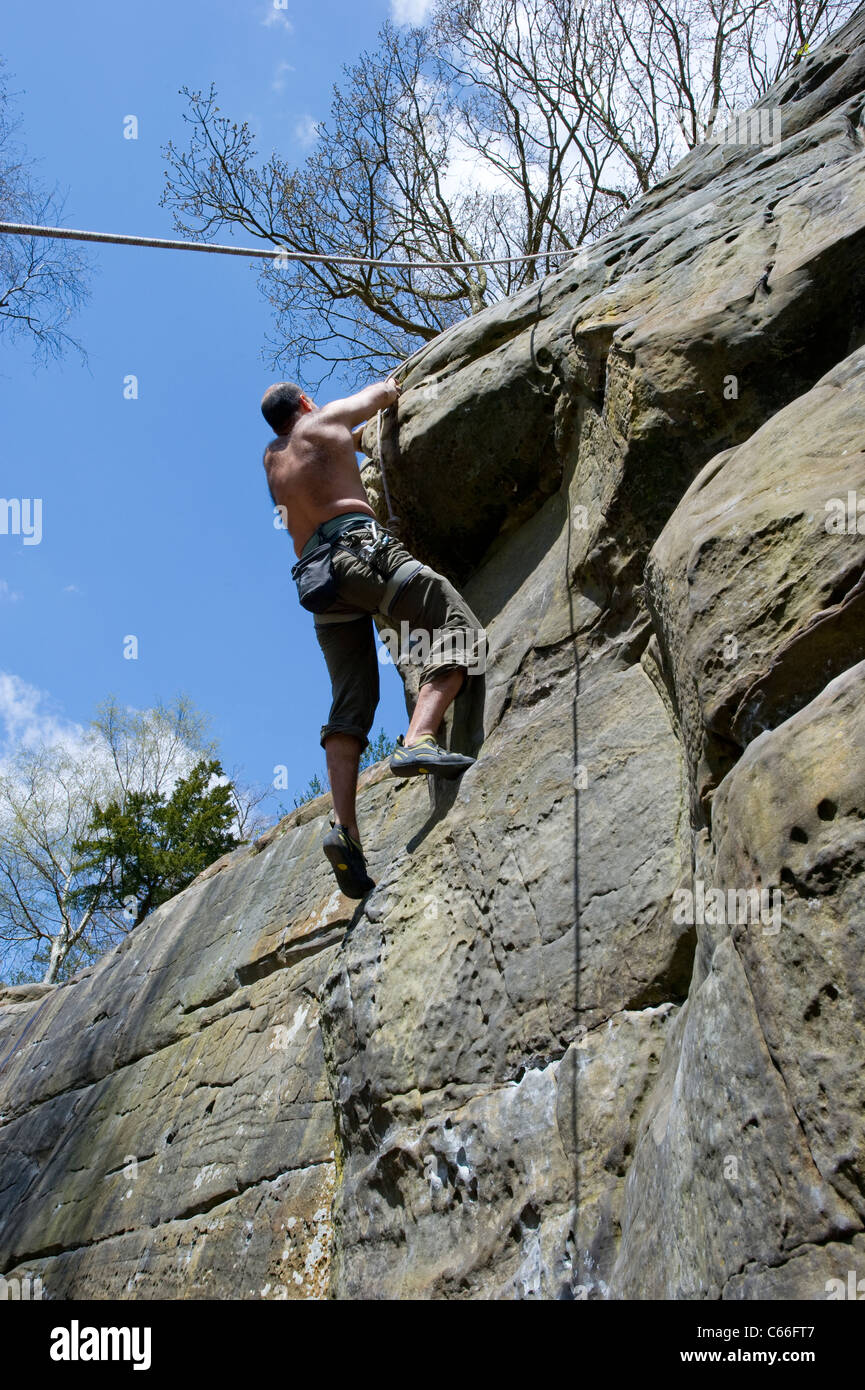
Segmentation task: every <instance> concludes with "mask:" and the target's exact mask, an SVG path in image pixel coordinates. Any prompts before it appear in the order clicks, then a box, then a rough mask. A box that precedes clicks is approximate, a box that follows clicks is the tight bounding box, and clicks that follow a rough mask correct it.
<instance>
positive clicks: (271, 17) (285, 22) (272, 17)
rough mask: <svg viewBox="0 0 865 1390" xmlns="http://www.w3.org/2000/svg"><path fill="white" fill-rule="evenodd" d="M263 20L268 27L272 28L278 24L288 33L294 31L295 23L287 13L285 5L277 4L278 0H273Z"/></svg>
mask: <svg viewBox="0 0 865 1390" xmlns="http://www.w3.org/2000/svg"><path fill="white" fill-rule="evenodd" d="M261 22H262V24H263V25H264V26H265V27H266V28H267V29H272V28H273V26H274V25H275V24H278V25H279V27H280V28H281V29H284V30H285V32H286V33H287V34H291V33H292V32H293V31H294V25H293V24H292V22H291V20H290V19H289V17H288V15H287V14H286V13H285V8H284V6H283V5H279V4H277V3H276V0H271V3H270V4H269V5H268V7H267V10H266V12H265V15H264V18H263V19H262V21H261Z"/></svg>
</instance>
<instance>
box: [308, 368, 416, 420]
mask: <svg viewBox="0 0 865 1390" xmlns="http://www.w3.org/2000/svg"><path fill="white" fill-rule="evenodd" d="M399 393H400V387H399V385H398V384H397V382H396V381H394V379H393V377H391V378H390V379H389V380H388V381H378V382H376V384H375V385H374V386H366V387H364V389H363V390H362V391H358V392H357V394H356V395H354V396H346V397H345V398H344V399H343V400H340V401H331V402H330V404H329V405H323V406H322V408H321V410H320V411H319V412H318V418H319V420H320V421H321V423H322V424H335V425H346V426H347V427H348V428H349V429H350V430H353V429H354V427H355V426H356V425H360V424H362V423H363V421H364V420H369V419H371V418H372V416H373V415H375V414H376V412H377V411H379V410H386V409H387V407H388V406H389V405H394V403H395V402H396V401H397V400H398V399H399Z"/></svg>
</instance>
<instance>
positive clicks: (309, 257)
mask: <svg viewBox="0 0 865 1390" xmlns="http://www.w3.org/2000/svg"><path fill="white" fill-rule="evenodd" d="M0 232H2V233H4V234H5V235H6V236H41V237H54V238H56V239H58V240H60V241H95V242H99V243H102V244H108V245H111V246H149V247H152V248H155V249H156V250H159V251H204V252H207V253H208V254H209V255H219V256H247V257H249V256H252V257H254V258H256V259H258V260H267V261H275V262H276V263H280V262H285V261H302V262H304V263H305V264H308V265H357V266H381V267H383V268H385V269H387V270H461V269H472V268H473V267H475V266H483V265H514V264H516V263H517V262H520V261H543V260H546V259H548V258H552V257H554V256H575V255H576V254H577V253H576V251H575V250H574V249H573V248H572V247H568V248H567V249H563V250H561V251H534V252H532V253H531V254H530V255H521V256H498V257H488V258H486V259H483V260H477V261H386V260H379V259H377V258H376V257H374V256H341V255H333V254H330V253H323V252H317V251H289V249H288V247H287V246H274V247H272V248H271V249H270V250H265V249H264V248H263V247H260V246H224V245H221V244H220V243H218V242H212V241H176V240H171V239H169V238H167V237H148V236H124V235H121V233H119V232H83V231H78V230H76V229H75V228H73V227H40V226H37V225H35V224H31V223H29V222H0Z"/></svg>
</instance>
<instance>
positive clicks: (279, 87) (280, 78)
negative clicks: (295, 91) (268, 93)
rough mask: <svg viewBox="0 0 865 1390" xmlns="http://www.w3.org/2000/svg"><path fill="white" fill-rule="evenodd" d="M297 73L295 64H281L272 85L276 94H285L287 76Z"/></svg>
mask: <svg viewBox="0 0 865 1390" xmlns="http://www.w3.org/2000/svg"><path fill="white" fill-rule="evenodd" d="M295 71H296V68H295V66H294V64H293V63H280V64H279V66H278V67H277V69H276V72H275V74H274V78H273V81H272V82H271V84H270V85H271V87H272V88H273V90H274V91H275V92H284V91H285V88H286V78H287V74H288V73H290V72H295Z"/></svg>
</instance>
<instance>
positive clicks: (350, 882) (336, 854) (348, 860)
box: [322, 825, 375, 898]
mask: <svg viewBox="0 0 865 1390" xmlns="http://www.w3.org/2000/svg"><path fill="white" fill-rule="evenodd" d="M322 848H323V849H324V852H325V854H326V855H327V858H328V859H329V861H330V866H331V868H332V869H333V872H334V875H335V876H336V881H337V883H338V884H339V891H340V892H341V893H344V894H345V896H346V897H347V898H365V897H366V895H367V893H371V892H372V890H373V888H374V887H375V884H374V882H373V880H372V879H371V878H370V876H369V874H368V873H367V871H366V860H365V859H364V857H363V850H362V849H361V847H360V845H359V844H358V842H357V840H353V839H352V838H351V836H350V835H349V833H348V831H347V830H346V829H345V827H344V826H342V825H334V827H333V829H332V830H329V831H328V833H327V834H326V835H325V837H324V840H323V841H322Z"/></svg>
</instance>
